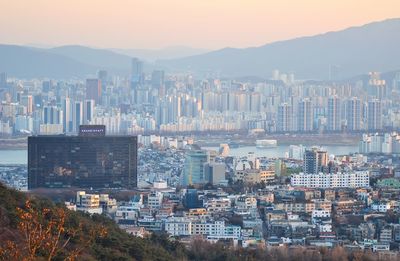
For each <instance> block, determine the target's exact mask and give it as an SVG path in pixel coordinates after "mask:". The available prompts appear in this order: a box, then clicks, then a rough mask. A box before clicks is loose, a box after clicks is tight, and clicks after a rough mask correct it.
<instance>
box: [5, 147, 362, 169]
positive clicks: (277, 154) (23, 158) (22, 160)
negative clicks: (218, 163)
mask: <svg viewBox="0 0 400 261" xmlns="http://www.w3.org/2000/svg"><path fill="white" fill-rule="evenodd" d="M323 148H325V149H326V150H327V151H328V154H333V155H346V154H349V153H354V152H358V146H357V145H350V146H343V145H337V146H336V145H330V146H323ZM203 149H213V150H217V151H218V147H203ZM288 151H289V146H288V145H278V146H277V147H276V148H271V149H257V148H256V147H255V146H243V147H239V148H231V149H230V155H231V156H235V157H240V156H245V155H247V154H248V153H249V152H254V153H255V154H256V156H258V157H268V158H282V157H285V154H286V152H288ZM27 154H28V153H27V151H26V150H0V164H27V161H28V155H27Z"/></svg>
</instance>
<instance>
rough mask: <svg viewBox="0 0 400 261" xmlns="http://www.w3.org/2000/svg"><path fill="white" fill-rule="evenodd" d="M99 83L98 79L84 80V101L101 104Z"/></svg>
mask: <svg viewBox="0 0 400 261" xmlns="http://www.w3.org/2000/svg"><path fill="white" fill-rule="evenodd" d="M101 93H102V90H101V81H100V80H99V79H86V99H88V100H95V101H96V103H97V104H100V103H101Z"/></svg>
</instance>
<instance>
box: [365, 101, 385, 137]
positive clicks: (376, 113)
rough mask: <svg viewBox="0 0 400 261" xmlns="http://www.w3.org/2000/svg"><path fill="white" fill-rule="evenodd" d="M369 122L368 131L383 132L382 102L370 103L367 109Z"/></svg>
mask: <svg viewBox="0 0 400 261" xmlns="http://www.w3.org/2000/svg"><path fill="white" fill-rule="evenodd" d="M367 111H368V113H367V121H368V130H370V131H373V130H381V129H382V114H381V113H382V112H381V101H380V100H378V99H373V100H370V101H368V109H367Z"/></svg>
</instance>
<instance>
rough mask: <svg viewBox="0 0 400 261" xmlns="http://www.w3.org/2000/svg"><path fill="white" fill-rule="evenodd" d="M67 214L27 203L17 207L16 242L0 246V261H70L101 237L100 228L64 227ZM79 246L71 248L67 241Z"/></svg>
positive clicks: (101, 231) (104, 232) (60, 209)
mask: <svg viewBox="0 0 400 261" xmlns="http://www.w3.org/2000/svg"><path fill="white" fill-rule="evenodd" d="M68 213H69V212H68V211H67V210H66V209H65V208H63V207H54V208H46V207H45V208H36V207H33V205H32V202H31V201H29V200H27V201H26V202H25V206H24V207H23V208H19V207H18V208H17V217H18V219H19V221H18V223H17V231H18V232H19V234H20V235H21V237H20V239H19V240H14V241H12V240H8V241H6V242H5V244H4V245H2V246H0V259H2V260H23V261H31V260H37V259H38V258H39V257H40V259H43V260H48V261H50V260H52V259H54V258H55V257H56V256H60V257H62V258H63V259H64V260H68V261H72V260H76V259H77V257H78V256H79V255H80V254H81V253H82V252H83V251H84V250H85V248H87V247H88V246H90V245H91V243H92V242H93V241H94V240H95V239H96V238H97V237H104V236H105V235H106V233H107V232H106V230H105V229H104V227H99V228H97V229H95V228H91V229H88V228H86V227H84V224H82V223H79V224H77V225H76V226H70V227H68V226H66V222H67V221H68V218H69V216H68ZM72 240H74V241H76V242H77V243H79V247H73V246H72V245H71V241H72Z"/></svg>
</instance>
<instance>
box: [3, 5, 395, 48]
mask: <svg viewBox="0 0 400 261" xmlns="http://www.w3.org/2000/svg"><path fill="white" fill-rule="evenodd" d="M361 4H362V5H361ZM3 6H6V8H2V10H3V11H0V14H1V15H0V30H2V31H3V32H7V33H4V34H2V36H1V37H0V42H1V43H4V44H18V45H45V46H60V45H69V44H79V45H87V46H91V47H98V48H141V49H160V48H165V47H170V46H189V47H193V48H205V49H220V48H224V47H237V48H244V47H251V46H260V45H263V44H267V43H271V42H275V41H281V40H287V39H292V38H297V37H301V36H309V35H315V34H321V33H325V32H330V31H338V30H342V29H344V28H347V27H351V26H360V25H363V24H366V23H370V22H374V21H381V20H385V19H389V18H395V17H398V16H399V15H398V13H397V11H396V10H398V8H399V7H400V3H399V2H398V1H395V0H385V1H382V2H381V3H380V4H379V5H377V4H375V3H374V2H373V1H370V0H368V1H363V2H362V3H360V1H351V2H349V1H324V2H323V3H322V2H321V1H315V0H305V1H296V2H293V1H288V0H285V1H279V2H278V1H258V0H252V1H251V2H250V3H249V2H248V1H246V2H245V1H225V0H219V1H190V2H187V1H182V0H173V1H168V2H166V1H165V2H163V1H156V0H151V1H129V2H128V1H122V0H121V1H118V3H117V4H115V2H114V1H113V2H112V3H111V1H101V2H95V1H92V0H89V1H57V3H55V2H52V1H48V0H41V1H35V2H22V1H13V2H7V3H3ZM360 7H362V10H361V8H360ZM137 10H139V11H137ZM355 10H357V12H356V11H355ZM338 13H340V17H341V19H338ZM59 17H65V18H67V17H71V19H59ZM72 18H73V19H72ZM49 21H51V22H50V23H49ZM26 28H29V30H26ZM169 29H173V30H169ZM239 35H240V37H238V36H239Z"/></svg>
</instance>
